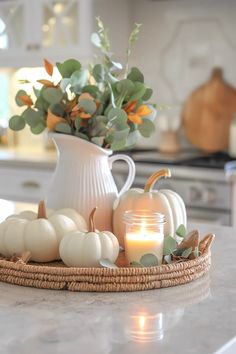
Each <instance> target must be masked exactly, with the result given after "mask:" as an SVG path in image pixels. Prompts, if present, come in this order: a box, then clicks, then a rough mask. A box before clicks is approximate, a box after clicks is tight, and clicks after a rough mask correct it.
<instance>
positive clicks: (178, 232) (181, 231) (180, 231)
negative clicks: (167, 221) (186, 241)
mask: <svg viewBox="0 0 236 354" xmlns="http://www.w3.org/2000/svg"><path fill="white" fill-rule="evenodd" d="M175 233H176V235H177V236H179V237H182V238H184V237H185V236H186V234H187V230H186V227H185V226H184V225H183V224H181V225H179V227H178V228H177V230H176V232H175Z"/></svg>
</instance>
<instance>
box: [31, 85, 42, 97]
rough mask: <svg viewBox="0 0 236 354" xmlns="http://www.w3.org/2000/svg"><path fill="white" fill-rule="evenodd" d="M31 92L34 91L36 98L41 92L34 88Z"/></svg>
mask: <svg viewBox="0 0 236 354" xmlns="http://www.w3.org/2000/svg"><path fill="white" fill-rule="evenodd" d="M33 91H34V94H35V97H36V98H39V96H40V92H41V91H40V90H38V89H36V88H35V87H33Z"/></svg>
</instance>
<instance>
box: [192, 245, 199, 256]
mask: <svg viewBox="0 0 236 354" xmlns="http://www.w3.org/2000/svg"><path fill="white" fill-rule="evenodd" d="M193 254H194V257H195V258H197V257H198V256H199V249H198V247H195V249H194V251H193Z"/></svg>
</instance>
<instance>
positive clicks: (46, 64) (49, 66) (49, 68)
mask: <svg viewBox="0 0 236 354" xmlns="http://www.w3.org/2000/svg"><path fill="white" fill-rule="evenodd" d="M44 68H45V70H46V72H47V73H48V75H50V76H52V74H53V65H52V64H51V63H50V62H49V61H48V60H47V59H44Z"/></svg>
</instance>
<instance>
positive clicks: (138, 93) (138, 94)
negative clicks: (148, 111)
mask: <svg viewBox="0 0 236 354" xmlns="http://www.w3.org/2000/svg"><path fill="white" fill-rule="evenodd" d="M145 91H146V86H145V85H144V84H143V83H141V82H135V83H134V91H133V93H132V95H131V96H130V98H129V100H130V101H133V100H139V99H140V98H142V97H143V95H144V94H145Z"/></svg>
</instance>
